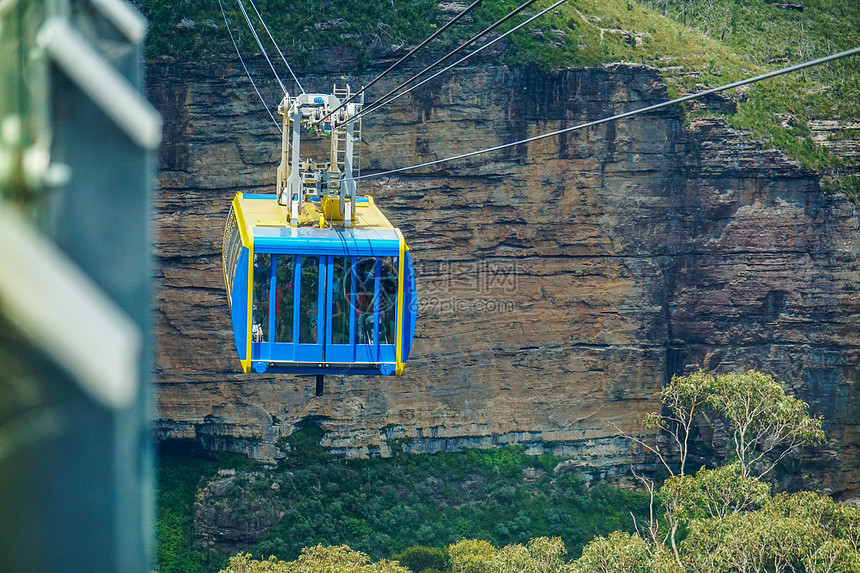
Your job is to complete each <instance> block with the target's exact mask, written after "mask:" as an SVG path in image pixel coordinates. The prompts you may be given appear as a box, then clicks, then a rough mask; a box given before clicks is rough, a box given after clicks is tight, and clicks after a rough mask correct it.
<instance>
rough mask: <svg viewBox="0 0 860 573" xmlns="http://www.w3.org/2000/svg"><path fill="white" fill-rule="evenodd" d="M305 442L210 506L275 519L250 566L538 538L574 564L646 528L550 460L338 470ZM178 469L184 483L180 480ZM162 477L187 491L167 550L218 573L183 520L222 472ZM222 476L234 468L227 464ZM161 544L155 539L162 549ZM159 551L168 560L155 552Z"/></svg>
mask: <svg viewBox="0 0 860 573" xmlns="http://www.w3.org/2000/svg"><path fill="white" fill-rule="evenodd" d="M309 430H311V429H310V428H307V429H305V430H302V431H300V432H296V433H294V434H293V436H291V437H290V439H289V443H290V444H291V447H292V446H295V449H294V450H293V451H292V452H291V457H290V459H289V460H288V462H287V463H286V464H284V467H282V468H281V469H278V470H274V471H259V470H258V469H254V470H253V471H243V470H237V471H236V473H235V478H234V480H233V483H232V485H231V487H230V488H228V490H227V491H226V497H219V498H217V499H218V503H219V504H221V503H224V504H228V506H229V507H230V511H231V515H233V516H236V517H239V518H241V519H245V518H247V519H252V518H253V516H254V515H257V516H260V515H263V514H261V513H260V511H263V512H264V513H265V514H266V515H269V514H277V515H282V517H281V518H280V520H279V521H278V522H277V523H276V524H275V525H274V526H272V527H271V529H270V530H269V534H268V535H267V536H266V537H265V538H264V539H263V540H262V541H261V542H260V543H258V544H257V545H256V546H255V547H253V548H252V549H251V554H252V555H253V556H255V557H257V558H264V559H265V558H268V557H269V556H270V555H274V556H276V557H277V558H279V559H281V560H292V559H295V558H296V557H297V556H298V555H299V554H300V552H301V550H302V549H303V548H305V547H313V546H316V545H317V544H320V543H323V544H334V545H338V544H347V545H349V546H350V547H353V548H355V549H356V550H358V551H362V552H364V553H366V554H368V555H371V556H373V557H374V558H382V557H390V556H392V555H395V554H397V553H400V554H401V555H403V552H405V551H406V549H407V548H409V547H411V546H415V545H416V544H420V545H423V546H427V547H430V548H436V550H440V549H442V548H444V547H446V546H448V545H449V544H452V543H456V542H457V541H459V540H462V539H468V538H484V539H487V540H489V541H491V542H492V543H495V544H497V545H498V546H503V545H506V544H517V543H521V544H525V543H527V542H528V540H529V539H531V538H533V537H535V536H541V537H543V536H545V537H559V538H561V539H562V540H563V541H564V543H565V544H566V546H567V547H568V548H570V550H571V552H572V553H574V554H578V552H579V551H580V549H581V547H582V546H583V545H584V544H585V543H587V542H588V541H589V540H591V539H592V538H593V537H594V536H595V535H601V534H604V535H605V534H607V533H609V532H610V531H614V530H617V529H629V528H630V527H632V520H631V518H630V514H631V512H632V513H633V514H634V515H636V516H638V518H639V519H644V516H645V512H646V508H647V497H646V496H645V495H644V494H643V493H641V492H637V491H632V490H625V489H618V488H614V487H611V486H609V485H607V484H606V483H603V482H597V483H595V484H593V485H589V484H587V483H586V482H585V481H584V480H583V479H582V478H581V477H580V476H578V475H576V474H573V473H563V474H561V475H554V474H553V472H552V468H554V467H555V466H556V465H557V464H558V462H559V461H560V460H559V459H558V458H556V457H554V456H551V455H547V454H545V455H542V456H530V455H526V454H525V453H524V452H523V451H522V448H520V447H507V448H496V449H491V450H470V451H466V452H462V453H445V454H435V455H412V454H400V455H398V456H397V457H395V458H392V459H381V458H373V459H368V460H350V461H348V460H335V459H330V458H328V457H327V456H325V455H321V456H319V457H314V456H313V453H314V452H317V451H318V450H317V448H318V441H317V442H316V443H315V440H318V437H319V434H318V432H317V431H315V430H311V431H309ZM314 436H316V437H314ZM301 452H303V453H301ZM185 463H188V464H190V466H189V469H188V471H183V470H182V467H183V464H185ZM244 464H245V465H246V466H247V465H248V462H247V460H245V463H244ZM161 465H162V466H163V467H168V468H174V469H175V471H176V474H177V476H183V479H184V480H185V481H183V484H184V485H183V486H182V487H183V488H184V489H183V490H182V491H183V492H184V493H183V494H182V496H181V497H182V503H181V504H175V508H176V515H181V516H182V518H181V520H180V521H179V522H178V523H176V524H174V525H175V527H174V529H173V531H175V532H176V535H177V537H176V543H175V545H171V547H175V548H176V550H177V551H178V550H185V551H197V553H196V554H195V555H194V556H193V558H191V559H189V560H188V563H192V564H194V566H195V567H197V569H189V571H215V570H216V569H213V568H212V567H211V566H210V567H207V566H206V565H205V556H203V555H200V554H199V550H195V549H194V548H195V545H194V543H193V523H192V517H191V516H192V513H193V512H192V504H193V503H194V490H195V488H196V487H197V482H198V480H199V478H200V477H201V476H206V477H209V478H210V479H212V477H213V476H214V475H215V473H216V472H217V470H218V464H214V463H212V462H206V463H201V462H196V461H191V460H185V459H173V458H167V457H165V458H163V459H162V460H161ZM228 467H232V468H235V467H241V466H240V465H239V464H238V463H237V461H236V460H231V461H230V462H229V464H228ZM171 471H172V470H171ZM524 472H525V473H524ZM526 474H528V476H529V479H525V475H526ZM204 483H205V482H204ZM273 484H277V487H275V488H272V485H273ZM261 508H265V509H261ZM160 515H161V514H160ZM163 515H166V514H163ZM166 523H167V522H165V523H164V524H166ZM164 524H162V523H161V522H160V527H161V526H163V525H164ZM168 540H169V539H168V537H164V536H163V537H162V538H161V541H160V544H163V543H165V542H167V541H168ZM159 550H160V551H166V550H167V549H162V548H161V545H160V548H159ZM398 557H400V555H398ZM214 558H215V556H214V554H213V555H211V556H209V559H210V561H211V560H212V559H214ZM170 563H174V561H173V560H169V559H160V560H159V564H160V568H159V571H162V573H163V572H164V571H171V570H172V569H168V568H167V567H168V566H170V565H168V564H170ZM161 564H165V565H163V566H162V565H161ZM429 568H431V569H433V568H437V567H436V566H435V565H433V566H431V567H429Z"/></svg>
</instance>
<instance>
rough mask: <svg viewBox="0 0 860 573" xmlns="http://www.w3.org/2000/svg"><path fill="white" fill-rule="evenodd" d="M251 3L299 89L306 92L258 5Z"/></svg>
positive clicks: (251, 1) (252, 1)
mask: <svg viewBox="0 0 860 573" xmlns="http://www.w3.org/2000/svg"><path fill="white" fill-rule="evenodd" d="M248 1H249V2H250V3H251V7H252V8H254V12H256V13H257V18H259V19H260V23H261V24H262V25H263V28H265V30H266V33H267V34H268V35H269V39H270V40H271V41H272V43H273V44H274V45H275V49H276V50H278V54H279V55H280V56H281V59H282V60H283V61H284V64H285V65H286V66H287V69H288V70H290V75H291V76H293V79H294V80H295V81H296V85H297V86H299V89H300V90H301V91H302V93H305V88H303V87H302V83H301V82H300V81H299V78H297V77H296V74H295V72H293V68H291V67H290V63H289V62H288V61H287V58H285V57H284V53H283V52H282V51H281V47H280V46H278V43H277V42H276V41H275V38H273V37H272V33H271V32H270V31H269V27H268V26H266V21H265V20H263V16H262V15H261V14H260V11H259V10H257V5H256V4H254V0H248Z"/></svg>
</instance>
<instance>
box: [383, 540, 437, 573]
mask: <svg viewBox="0 0 860 573" xmlns="http://www.w3.org/2000/svg"><path fill="white" fill-rule="evenodd" d="M391 560H392V561H397V562H398V563H400V564H401V565H403V566H404V567H406V568H407V569H409V570H410V571H415V572H416V573H420V572H421V571H425V570H427V569H432V570H436V571H441V570H442V569H445V568H446V567H448V557H447V555H445V552H444V551H442V550H441V549H438V548H436V547H425V546H423V545H415V546H413V547H407V548H406V549H404V550H403V551H401V552H400V553H397V554H395V555H392V556H391Z"/></svg>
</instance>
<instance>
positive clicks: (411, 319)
mask: <svg viewBox="0 0 860 573" xmlns="http://www.w3.org/2000/svg"><path fill="white" fill-rule="evenodd" d="M403 270H404V272H405V275H404V277H403V291H404V292H403V341H402V344H403V347H402V348H401V351H400V354H401V357H400V359H401V360H402V361H403V362H406V359H407V358H409V351H410V350H412V339H413V338H415V322H416V318H417V315H418V290H417V289H416V288H415V269H413V268H412V257H410V256H409V251H406V257H405V260H404V261H403Z"/></svg>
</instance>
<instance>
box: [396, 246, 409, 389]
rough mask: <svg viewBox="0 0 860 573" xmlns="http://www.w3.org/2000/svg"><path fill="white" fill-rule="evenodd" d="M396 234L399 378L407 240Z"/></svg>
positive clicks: (401, 353)
mask: <svg viewBox="0 0 860 573" xmlns="http://www.w3.org/2000/svg"><path fill="white" fill-rule="evenodd" d="M394 232H396V233H397V238H398V239H399V241H400V256H399V257H398V258H397V336H396V337H395V340H394V356H395V369H394V373H395V374H396V375H397V376H400V375H401V374H403V360H402V355H403V298H404V295H405V293H404V292H403V285H404V281H403V274H404V273H403V269H404V268H405V264H406V263H405V260H404V259H405V258H406V249H407V247H406V240H405V239H404V238H403V234H401V232H400V229H394Z"/></svg>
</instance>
